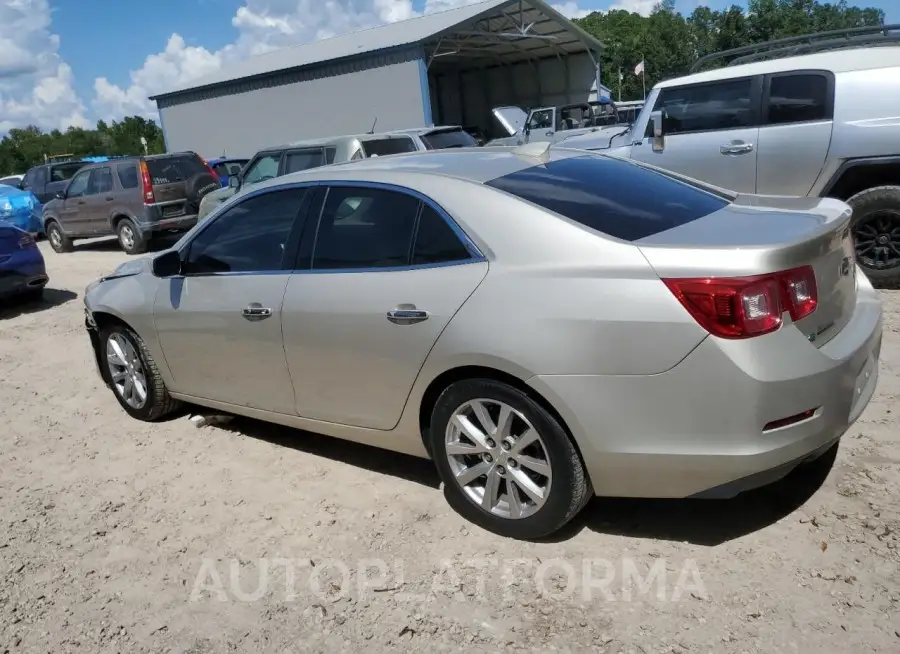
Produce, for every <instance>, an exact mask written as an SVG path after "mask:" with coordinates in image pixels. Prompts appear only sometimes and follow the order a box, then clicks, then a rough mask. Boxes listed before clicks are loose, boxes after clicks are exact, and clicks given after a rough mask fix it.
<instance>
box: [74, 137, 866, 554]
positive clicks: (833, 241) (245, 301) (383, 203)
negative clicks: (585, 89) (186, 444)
mask: <svg viewBox="0 0 900 654" xmlns="http://www.w3.org/2000/svg"><path fill="white" fill-rule="evenodd" d="M849 221H850V210H849V208H848V206H847V205H846V204H844V203H842V202H840V201H837V200H831V199H818V198H784V197H760V196H750V195H732V194H730V193H728V192H726V191H723V190H721V189H718V188H714V187H709V186H706V185H704V184H701V183H700V182H697V181H694V180H690V179H686V178H683V177H680V176H677V175H674V174H672V173H669V172H665V171H662V170H659V169H655V168H649V167H647V166H646V165H643V164H637V163H634V162H629V161H623V160H618V159H613V158H608V157H605V156H602V155H596V154H591V153H587V152H585V151H579V150H567V149H558V148H549V146H548V145H547V144H531V145H526V146H523V147H520V148H518V149H510V148H496V149H494V148H491V149H490V150H485V149H477V150H476V149H462V150H455V151H443V152H437V151H436V152H429V153H423V154H411V155H397V156H395V157H385V158H380V159H374V160H366V161H359V162H354V163H350V164H341V165H335V166H329V167H326V168H319V169H314V170H310V171H306V172H303V173H297V174H293V175H287V176H285V177H280V178H277V179H274V180H271V181H269V182H266V183H264V184H261V185H258V186H255V187H254V188H253V189H252V190H248V191H247V192H243V193H239V194H237V195H236V196H235V197H234V198H233V199H231V200H230V201H229V202H227V203H226V204H224V205H223V206H222V207H220V208H218V209H217V210H216V211H215V213H213V214H212V215H211V216H210V218H209V219H208V220H207V221H205V222H204V223H203V224H202V225H198V226H197V227H195V228H194V229H193V230H192V231H191V232H189V233H188V234H186V235H185V237H184V238H183V239H182V240H181V241H179V242H178V243H177V244H176V245H175V246H174V247H173V248H172V249H170V250H168V251H165V252H162V253H159V254H157V255H155V256H152V257H148V258H144V259H140V260H132V261H129V262H127V263H125V264H123V265H122V266H121V267H119V268H118V269H117V270H116V271H115V272H114V273H112V274H111V275H109V276H107V277H105V278H102V279H100V280H98V281H96V282H94V283H93V284H91V286H90V287H89V288H88V290H87V293H86V295H85V303H86V327H87V329H88V332H89V334H90V338H91V342H92V344H93V348H94V351H95V353H96V361H97V364H98V366H99V371H100V374H101V375H102V378H103V380H104V381H105V383H106V384H107V385H108V386H109V387H110V388H111V389H112V391H113V393H114V394H115V397H116V398H117V400H118V401H119V403H120V404H121V406H122V408H123V409H124V410H125V412H127V413H128V414H129V415H131V416H132V417H134V418H137V419H139V420H146V421H152V420H156V419H159V418H162V417H163V416H166V415H167V414H170V413H171V412H173V411H175V410H176V408H177V407H178V405H179V403H181V402H189V403H193V404H197V405H201V406H205V407H209V408H211V409H214V410H217V411H223V412H228V413H232V414H239V415H243V416H250V417H253V418H259V419H261V420H267V421H271V422H274V423H280V424H283V425H288V426H292V427H297V428H302V429H305V430H308V431H312V432H318V433H322V434H326V435H329V436H333V437H338V438H342V439H347V440H350V441H356V442H359V443H366V444H369V445H375V446H379V447H382V448H387V449H389V450H393V451H396V452H403V453H407V454H412V455H415V456H420V457H427V458H430V459H432V460H433V461H434V464H435V465H436V467H437V470H438V472H439V474H440V477H441V479H442V480H443V482H444V488H445V495H446V498H447V500H448V502H449V503H450V504H451V506H452V507H453V508H454V509H455V510H456V511H458V512H459V513H460V514H462V515H463V516H464V517H465V518H467V519H469V520H471V521H472V522H475V523H477V524H478V525H481V526H482V527H484V528H487V529H489V530H492V531H494V532H496V533H499V534H502V535H506V536H511V537H515V538H535V537H540V536H543V535H547V534H549V533H551V532H553V531H555V530H557V529H559V528H560V527H561V526H562V525H564V524H565V523H566V522H567V521H569V520H570V519H571V518H572V517H573V516H574V515H575V514H576V513H578V511H579V510H580V509H581V508H582V507H583V506H584V505H585V504H586V503H587V502H588V500H589V499H590V498H591V497H593V496H594V495H595V494H596V495H614V496H631V497H672V498H680V497H711V498H715V497H732V496H734V495H735V494H737V493H739V492H741V491H743V490H746V489H749V488H753V487H756V486H759V485H762V484H765V483H767V482H769V481H772V480H775V479H778V478H779V477H781V476H784V475H785V474H787V473H788V472H789V471H790V470H791V469H792V468H793V467H795V466H797V465H799V464H800V463H803V462H805V461H809V460H811V459H813V458H815V457H817V456H821V455H822V454H823V453H825V452H827V451H829V450H833V449H834V448H837V444H838V440H839V439H840V437H841V435H842V434H843V433H844V432H845V431H846V430H847V429H848V427H849V426H850V425H851V424H852V423H853V422H854V421H855V420H856V419H857V418H858V417H859V415H860V413H861V412H862V410H863V409H864V407H865V406H866V404H867V403H868V402H869V399H870V398H871V396H872V394H873V392H874V390H875V385H876V379H877V374H878V357H879V352H880V348H881V332H882V317H881V306H880V302H879V298H878V296H877V294H876V292H875V291H874V290H873V289H872V286H871V285H870V283H869V281H868V280H867V279H866V277H865V276H864V275H861V274H859V272H858V269H857V267H856V264H855V261H854V250H853V245H852V242H851V237H850V232H849ZM297 437H298V438H302V435H300V434H299V433H298V436H297Z"/></svg>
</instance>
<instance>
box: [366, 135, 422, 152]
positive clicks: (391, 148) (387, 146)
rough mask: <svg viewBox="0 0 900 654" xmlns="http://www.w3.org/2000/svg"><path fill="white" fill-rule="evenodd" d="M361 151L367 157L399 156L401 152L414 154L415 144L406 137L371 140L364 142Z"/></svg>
mask: <svg viewBox="0 0 900 654" xmlns="http://www.w3.org/2000/svg"><path fill="white" fill-rule="evenodd" d="M362 146H363V150H364V151H365V153H366V156H367V157H371V156H372V155H377V156H379V157H383V156H385V155H388V154H401V153H403V152H415V151H416V144H415V143H413V141H412V139H411V138H409V137H408V136H397V137H393V138H383V139H372V140H371V141H365V142H364V143H363V144H362Z"/></svg>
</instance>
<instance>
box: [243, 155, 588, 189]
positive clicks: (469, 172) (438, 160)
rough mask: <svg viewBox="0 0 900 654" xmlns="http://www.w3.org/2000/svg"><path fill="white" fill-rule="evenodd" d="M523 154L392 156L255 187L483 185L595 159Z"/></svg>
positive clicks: (306, 172)
mask: <svg viewBox="0 0 900 654" xmlns="http://www.w3.org/2000/svg"><path fill="white" fill-rule="evenodd" d="M522 152H523V150H522V149H521V148H519V147H517V146H510V147H503V146H492V147H490V148H485V147H480V148H479V147H471V148H453V149H446V150H428V151H424V152H423V151H419V152H409V153H403V154H391V155H385V156H383V157H375V158H370V159H360V160H357V161H349V162H346V163H336V164H332V165H330V166H322V167H319V168H310V169H308V170H303V171H300V172H296V173H290V174H288V175H283V176H281V177H277V178H274V179H271V180H268V181H266V182H262V183H260V184H255V185H254V188H262V187H267V186H280V185H284V184H290V183H292V182H302V181H328V180H341V179H347V180H361V179H365V178H366V177H371V178H378V177H381V176H383V175H385V174H391V175H392V176H396V175H398V174H399V175H401V176H402V175H403V174H409V175H410V182H413V181H414V179H415V178H416V177H421V176H423V175H427V176H442V177H453V178H456V179H461V180H466V181H470V182H476V183H479V184H484V183H486V182H489V181H491V180H492V179H496V178H498V177H503V176H504V175H509V174H511V173H515V172H518V171H520V170H524V169H526V168H531V167H533V166H537V165H540V164H542V163H544V162H546V161H559V160H562V159H568V158H569V157H576V156H596V154H595V153H588V152H585V151H583V150H571V149H565V148H552V149H549V150H547V151H546V155H545V158H538V157H535V156H531V155H526V154H522Z"/></svg>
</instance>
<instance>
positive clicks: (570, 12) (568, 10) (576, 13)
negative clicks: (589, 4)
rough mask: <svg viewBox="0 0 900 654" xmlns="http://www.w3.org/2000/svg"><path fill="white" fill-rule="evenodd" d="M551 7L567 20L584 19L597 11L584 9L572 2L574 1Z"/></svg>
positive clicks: (570, 0)
mask: <svg viewBox="0 0 900 654" xmlns="http://www.w3.org/2000/svg"><path fill="white" fill-rule="evenodd" d="M550 6H551V7H553V8H554V9H556V11H558V12H559V13H561V14H562V15H563V16H565V17H566V18H584V17H585V16H587V15H588V14H590V13H591V12H593V11H596V10H595V9H582V8H581V7H579V6H578V3H577V2H572V0H569V1H568V2H562V3H559V4H552V5H550Z"/></svg>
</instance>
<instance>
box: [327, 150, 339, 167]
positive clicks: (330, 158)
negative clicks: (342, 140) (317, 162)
mask: <svg viewBox="0 0 900 654" xmlns="http://www.w3.org/2000/svg"><path fill="white" fill-rule="evenodd" d="M336 154H337V148H325V163H326V164H333V163H334V157H335V155H336Z"/></svg>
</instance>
